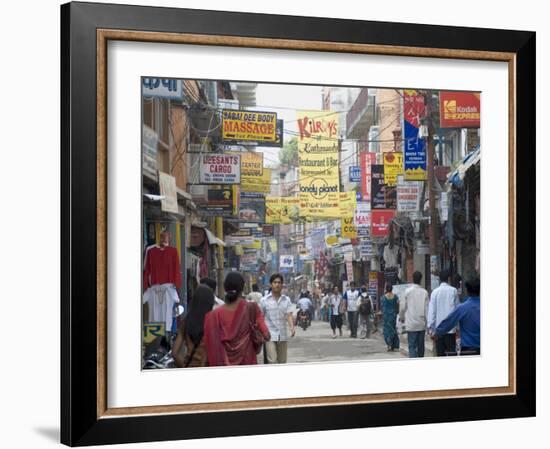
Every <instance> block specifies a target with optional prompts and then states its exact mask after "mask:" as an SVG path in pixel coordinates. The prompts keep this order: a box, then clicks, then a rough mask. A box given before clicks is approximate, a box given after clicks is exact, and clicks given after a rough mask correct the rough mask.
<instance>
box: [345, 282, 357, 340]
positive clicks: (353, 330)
mask: <svg viewBox="0 0 550 449" xmlns="http://www.w3.org/2000/svg"><path fill="white" fill-rule="evenodd" d="M344 299H345V300H346V310H347V311H348V323H349V330H350V337H351V338H357V325H358V315H357V309H358V307H359V299H360V298H359V290H357V289H356V288H355V282H353V281H351V283H350V288H349V290H347V291H346V293H345V294H344Z"/></svg>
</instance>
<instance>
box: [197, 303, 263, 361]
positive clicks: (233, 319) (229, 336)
mask: <svg viewBox="0 0 550 449" xmlns="http://www.w3.org/2000/svg"><path fill="white" fill-rule="evenodd" d="M248 307H254V308H255V311H256V325H257V326H258V328H259V329H260V331H261V332H262V334H264V336H266V337H267V336H268V335H269V330H268V329H267V326H266V325H265V321H264V316H263V315H262V312H261V311H260V308H259V307H258V305H257V304H256V303H252V302H247V301H246V300H244V299H241V300H240V304H239V305H238V306H237V308H236V309H235V310H230V309H228V308H227V307H224V306H222V307H218V308H217V309H215V310H212V311H211V312H208V313H207V314H206V317H205V319H204V340H205V343H206V351H207V354H208V357H207V358H208V365H210V366H224V365H256V363H257V361H256V351H255V349H254V345H253V343H252V338H251V323H250V318H249V317H250V314H249V313H248V310H247V308H248Z"/></svg>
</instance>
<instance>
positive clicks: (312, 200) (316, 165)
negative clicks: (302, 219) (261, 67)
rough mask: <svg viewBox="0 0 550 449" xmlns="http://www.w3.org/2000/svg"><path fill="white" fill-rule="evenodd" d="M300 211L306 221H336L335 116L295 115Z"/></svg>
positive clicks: (336, 134) (336, 163)
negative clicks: (331, 219)
mask: <svg viewBox="0 0 550 449" xmlns="http://www.w3.org/2000/svg"><path fill="white" fill-rule="evenodd" d="M296 118H297V122H298V132H299V135H298V160H299V177H300V182H299V186H300V194H299V197H300V207H301V212H302V214H303V215H304V216H306V217H312V218H339V217H340V207H339V193H340V179H339V171H338V164H339V162H338V161H339V158H338V154H339V153H338V152H339V140H338V113H335V112H331V111H297V112H296Z"/></svg>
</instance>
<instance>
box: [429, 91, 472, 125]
mask: <svg viewBox="0 0 550 449" xmlns="http://www.w3.org/2000/svg"><path fill="white" fill-rule="evenodd" d="M480 96H481V94H480V93H473V92H440V93H439V117H440V125H441V128H479V121H480V120H479V118H480V113H481V108H480Z"/></svg>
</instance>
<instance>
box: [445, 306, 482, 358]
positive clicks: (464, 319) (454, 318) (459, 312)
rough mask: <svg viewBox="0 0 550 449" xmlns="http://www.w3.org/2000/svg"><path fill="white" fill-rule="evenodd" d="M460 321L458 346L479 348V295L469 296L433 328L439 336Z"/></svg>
mask: <svg viewBox="0 0 550 449" xmlns="http://www.w3.org/2000/svg"><path fill="white" fill-rule="evenodd" d="M457 323H460V346H462V347H468V348H479V334H480V331H479V329H480V312H479V296H470V297H469V298H467V299H466V301H464V302H463V303H462V304H460V305H459V306H458V307H457V308H456V309H455V310H454V311H453V312H451V313H450V314H449V316H447V318H445V319H444V320H443V321H442V322H441V323H440V324H439V326H437V328H436V330H435V335H436V336H438V337H440V336H441V335H445V334H446V333H447V332H449V331H450V330H451V329H452V328H453V327H455V326H456V325H457Z"/></svg>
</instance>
